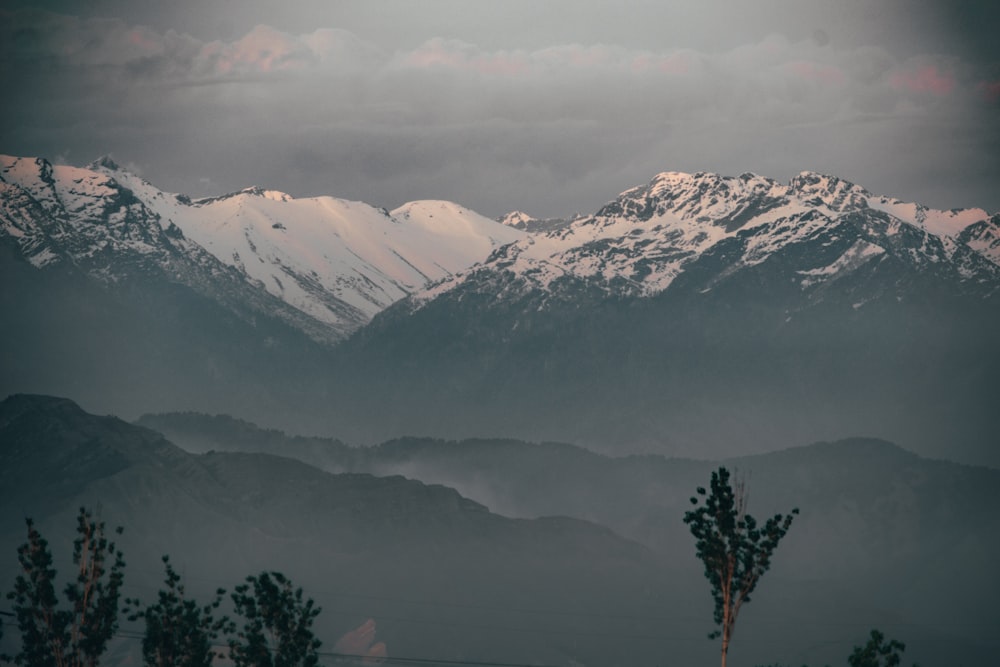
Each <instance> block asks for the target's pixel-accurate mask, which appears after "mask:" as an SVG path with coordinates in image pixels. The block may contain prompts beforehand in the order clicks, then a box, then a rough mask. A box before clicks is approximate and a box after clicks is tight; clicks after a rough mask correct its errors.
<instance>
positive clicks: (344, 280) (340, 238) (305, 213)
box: [93, 159, 524, 333]
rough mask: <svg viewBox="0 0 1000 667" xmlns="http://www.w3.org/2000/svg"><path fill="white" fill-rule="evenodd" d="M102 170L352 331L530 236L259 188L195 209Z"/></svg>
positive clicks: (486, 223)
mask: <svg viewBox="0 0 1000 667" xmlns="http://www.w3.org/2000/svg"><path fill="white" fill-rule="evenodd" d="M93 166H94V168H96V169H98V170H99V171H101V172H102V173H105V174H108V175H110V176H113V177H114V178H115V179H116V180H117V181H118V182H120V183H122V184H123V185H124V186H125V187H127V188H129V189H130V190H131V191H132V192H134V193H135V195H136V196H137V197H138V198H139V199H140V200H142V201H143V202H144V203H145V204H146V205H147V206H149V208H150V209H152V210H153V211H155V212H156V213H157V214H158V215H159V217H160V219H161V221H162V224H163V225H164V226H170V225H171V224H173V225H176V226H177V227H178V228H179V229H180V230H181V231H183V232H184V235H185V236H186V237H187V238H189V239H191V240H193V241H195V242H196V243H198V244H199V245H200V246H202V247H203V248H205V249H206V250H208V251H209V252H211V253H212V254H213V255H215V256H216V257H217V258H218V259H219V260H221V261H222V262H224V263H226V264H228V265H230V266H233V267H235V268H237V269H238V270H240V271H242V272H245V273H246V275H247V276H249V277H250V278H251V279H253V280H255V281H258V282H259V284H261V285H262V286H263V287H264V288H265V289H266V290H267V291H268V292H270V293H271V294H273V295H274V296H277V297H279V298H281V299H282V300H283V301H285V302H286V303H288V304H290V305H292V306H294V307H295V308H297V309H299V310H301V311H303V312H305V313H307V314H308V315H310V316H311V317H314V318H316V319H317V320H320V321H321V322H326V323H328V324H330V325H331V326H333V327H335V328H337V329H339V330H341V331H343V332H345V333H348V332H350V331H352V330H354V329H356V328H358V327H360V326H362V325H364V324H365V323H366V322H367V321H368V320H370V319H371V317H372V316H374V315H375V314H376V313H378V312H379V311H381V310H382V309H384V308H385V307H386V306H388V305H390V304H392V303H393V302H395V301H398V300H399V299H401V298H403V297H405V296H406V295H408V294H410V293H411V292H414V291H416V290H418V289H421V288H423V287H425V286H426V285H428V284H429V283H431V282H434V281H437V280H440V279H441V278H444V277H447V276H449V275H451V274H452V273H455V272H457V271H460V270H463V269H466V268H468V267H469V266H470V265H472V264H474V263H475V262H477V261H481V260H483V259H485V258H486V257H488V256H489V254H490V252H491V250H492V249H493V248H494V247H496V246H498V245H503V244H506V243H510V242H513V241H516V240H518V239H520V238H522V237H523V236H524V234H523V233H521V232H518V231H517V230H514V229H511V228H509V227H506V226H504V225H501V224H499V223H496V222H494V221H492V220H489V219H488V218H485V217H483V216H481V215H478V214H477V213H474V212H472V211H469V210H468V209H465V208H462V207H461V206H458V205H457V204H453V203H450V202H413V203H410V204H406V205H404V206H402V207H400V208H399V209H397V210H395V211H393V212H392V213H389V212H387V211H385V210H384V209H379V208H375V207H373V206H369V205H368V204H365V203H363V202H356V201H347V200H344V199H337V198H334V197H310V198H303V199H295V198H293V197H291V196H290V195H287V194H285V193H283V192H277V191H274V190H264V189H262V188H259V187H254V188H248V189H246V190H242V191H240V192H235V193H232V194H229V195H224V196H221V197H211V198H207V199H197V200H193V201H192V200H190V199H188V198H187V197H184V196H178V195H172V194H168V193H164V192H161V191H160V190H158V189H157V188H155V187H154V186H153V185H151V184H149V183H148V182H146V181H144V180H143V179H141V178H140V177H138V176H136V175H134V174H132V173H129V172H127V171H124V170H122V169H120V168H119V167H118V166H117V165H115V164H114V163H113V162H111V161H109V160H107V159H104V160H100V161H98V162H96V163H94V165H93Z"/></svg>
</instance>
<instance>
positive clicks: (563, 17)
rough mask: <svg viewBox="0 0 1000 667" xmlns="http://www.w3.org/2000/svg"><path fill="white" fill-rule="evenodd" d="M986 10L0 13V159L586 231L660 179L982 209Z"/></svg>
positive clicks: (865, 0)
mask: <svg viewBox="0 0 1000 667" xmlns="http://www.w3.org/2000/svg"><path fill="white" fill-rule="evenodd" d="M998 25H1000V3H998V2H995V0H986V1H985V2H972V1H963V0H951V1H950V2H944V1H943V0H836V1H832V0H761V1H751V0H725V1H722V0H675V1H669V2H668V1H666V0H658V1H651V0H618V1H616V2H594V1H592V0H548V1H546V0H503V1H502V2H500V1H495V0H490V1H489V2H485V1H478V0H388V1H376V0H284V1H283V2H280V3H279V2H273V1H271V0H159V1H157V0H72V1H46V0H0V79H2V80H0V83H2V86H3V88H2V90H3V91H4V96H3V101H2V103H0V133H2V134H0V152H3V153H11V154H15V155H41V156H44V157H47V158H49V159H51V160H53V161H57V162H66V163H70V164H80V165H82V164H86V163H87V162H90V161H91V160H93V159H95V158H97V157H99V156H101V155H103V154H108V153H109V154H111V155H113V156H114V158H115V159H116V160H118V161H119V162H120V163H122V164H123V165H128V166H129V167H131V168H132V169H134V170H136V171H138V172H139V173H141V174H142V175H143V176H144V177H146V178H147V179H148V180H150V181H151V182H153V183H154V184H155V185H157V186H159V187H161V188H163V189H166V190H170V191H175V192H185V193H187V194H190V195H193V196H202V195H209V194H221V193H223V192H228V191H232V190H237V189H241V188H244V187H248V186H250V185H262V186H265V187H269V188H274V189H279V190H283V191H286V192H289V193H291V194H292V195H294V196H308V195H318V194H331V195H335V196H338V197H345V198H348V199H361V200H364V201H367V202H369V203H371V204H374V205H377V206H386V207H389V208H392V207H395V206H398V205H399V204H401V203H403V202H405V201H408V200H412V199H451V200H454V201H457V202H460V203H462V204H464V205H466V206H469V207H471V208H473V209H476V210H478V211H480V212H481V213H483V214H486V215H489V216H491V217H492V216H497V215H500V214H502V213H505V212H507V211H510V210H513V209H520V210H524V211H526V212H528V213H530V214H532V215H536V216H540V217H547V216H568V215H572V214H573V213H576V212H581V213H587V212H593V211H594V210H595V209H597V208H598V207H599V206H600V205H601V204H603V203H604V202H606V201H608V200H610V199H612V198H613V197H614V196H615V195H616V194H617V193H618V192H620V191H622V190H624V189H626V188H628V187H631V186H633V185H638V184H641V183H645V182H647V181H648V180H649V179H650V178H652V176H653V175H655V174H656V173H658V172H661V171H667V170H679V171H699V170H704V171H715V172H720V173H723V174H730V175H736V174H739V173H742V172H744V171H753V172H756V173H759V174H762V175H765V176H771V177H774V178H778V179H780V180H783V181H785V180H787V179H788V178H790V177H791V176H793V175H794V174H796V173H798V172H799V171H802V170H814V171H821V172H826V173H832V174H836V175H838V176H841V177H843V178H846V179H848V180H851V181H854V182H856V183H859V184H861V185H864V186H865V187H867V188H869V189H870V190H873V191H875V192H878V193H880V194H887V195H891V196H896V197H899V198H902V199H905V200H908V201H918V202H922V203H925V204H929V205H932V206H935V207H940V208H952V207H967V206H980V207H984V208H987V209H988V210H990V211H1000V55H998V46H997V43H998V42H1000V40H998V39H997V37H996V34H995V33H996V27H997V26H998Z"/></svg>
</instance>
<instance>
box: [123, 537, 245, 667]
mask: <svg viewBox="0 0 1000 667" xmlns="http://www.w3.org/2000/svg"><path fill="white" fill-rule="evenodd" d="M163 565H164V567H165V568H166V576H165V578H164V582H163V583H164V584H165V585H166V588H165V589H161V590H160V592H159V594H158V597H157V601H156V604H154V605H150V606H148V607H145V608H143V607H142V603H141V602H139V600H135V599H132V600H126V603H127V604H129V605H131V606H132V607H133V610H132V612H131V615H130V616H129V617H128V619H129V620H130V621H136V620H139V619H140V618H141V619H142V620H144V621H145V623H146V632H145V635H144V636H143V639H142V657H143V660H144V662H145V664H146V665H147V666H148V667H210V666H211V664H212V659H213V658H215V657H220V658H221V657H224V654H222V653H216V652H215V651H214V650H213V647H214V642H215V640H216V639H218V637H219V635H220V633H225V632H230V631H232V629H233V628H232V624H231V623H230V622H229V619H227V618H226V617H225V616H222V617H221V618H218V619H217V618H215V612H216V611H217V610H218V608H219V605H220V604H222V596H223V595H225V593H226V591H225V590H223V589H221V588H220V589H218V590H216V592H215V598H214V599H213V600H212V602H211V603H209V604H207V605H205V606H199V605H198V603H197V602H195V601H194V600H191V599H189V598H187V596H186V595H185V592H184V585H183V584H181V578H180V575H178V574H177V573H176V572H175V571H174V568H173V567H172V566H171V565H170V558H169V557H168V556H164V557H163Z"/></svg>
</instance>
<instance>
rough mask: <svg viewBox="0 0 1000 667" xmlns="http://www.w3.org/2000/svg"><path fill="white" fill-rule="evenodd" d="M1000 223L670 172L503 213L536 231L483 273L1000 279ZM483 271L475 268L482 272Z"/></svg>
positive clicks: (870, 198) (829, 189)
mask: <svg viewBox="0 0 1000 667" xmlns="http://www.w3.org/2000/svg"><path fill="white" fill-rule="evenodd" d="M996 220H997V218H993V219H990V218H989V217H988V216H987V214H986V213H985V211H982V210H980V209H964V210H957V211H935V210H931V209H928V208H926V207H923V206H919V205H916V204H905V203H903V202H900V201H898V200H894V199H890V198H888V197H878V196H875V195H873V194H872V193H870V192H869V191H868V190H866V189H864V188H862V187H861V186H858V185H856V184H854V183H851V182H850V181H846V180H844V179H841V178H837V177H835V176H828V175H824V174H819V173H816V172H809V171H805V172H802V173H800V174H798V175H797V176H795V177H794V178H793V179H791V181H790V182H789V183H788V184H782V183H780V182H778V181H776V180H773V179H770V178H766V177H763V176H759V175H757V174H753V173H744V174H741V175H739V176H735V177H734V176H722V175H719V174H714V173H708V172H697V173H694V174H689V173H684V172H678V171H667V172H663V173H660V174H658V175H656V176H655V177H654V178H653V179H652V180H651V181H650V182H649V183H647V184H645V185H641V186H637V187H635V188H631V189H629V190H626V191H625V192H623V193H622V194H621V195H619V196H618V197H617V198H616V199H615V200H613V201H611V202H609V203H608V204H606V205H605V206H604V207H602V208H601V209H600V210H599V211H597V213H595V214H594V215H591V216H584V217H579V218H575V219H573V220H571V221H568V222H565V223H564V224H562V225H559V226H557V227H552V228H549V229H542V228H539V226H538V225H537V221H535V220H533V219H532V218H531V217H530V216H527V215H526V214H523V213H520V212H514V213H511V214H508V215H507V216H504V217H503V218H501V222H503V223H505V224H507V225H508V226H517V227H522V228H526V229H533V230H534V231H533V233H532V234H531V235H530V236H529V237H528V238H526V239H524V240H521V241H518V242H516V243H514V244H512V245H511V246H509V247H506V248H504V249H503V252H497V253H494V255H492V256H491V257H490V259H489V260H488V261H487V262H486V263H485V264H484V269H492V270H494V271H497V272H499V271H503V272H506V274H507V275H512V276H514V277H515V282H514V283H513V284H517V285H519V286H520V288H519V289H520V292H521V293H523V292H524V290H540V291H542V292H548V293H557V292H560V291H561V290H563V289H564V287H565V285H567V284H568V283H567V280H569V281H570V282H574V281H575V282H577V283H581V284H587V285H589V286H590V287H591V288H593V287H597V288H598V289H601V290H604V291H605V292H607V293H608V294H618V295H622V294H624V295H632V296H651V295H654V294H657V293H659V292H662V291H664V290H666V289H667V288H668V287H669V286H670V285H671V284H672V283H673V281H674V280H675V279H676V278H677V277H678V276H679V275H681V274H682V273H683V272H684V271H685V270H686V268H687V267H688V266H690V265H691V264H692V263H693V262H696V261H698V260H700V259H701V258H703V257H706V256H708V255H712V256H713V257H715V259H714V260H713V261H714V262H719V261H724V263H725V268H724V269H722V270H721V272H720V273H719V276H718V280H728V279H731V278H732V277H734V276H738V275H740V274H741V272H742V271H744V270H745V269H748V268H750V267H755V266H758V265H760V264H763V263H764V262H768V261H769V260H771V259H772V258H779V257H783V258H786V259H781V260H777V261H779V262H783V263H785V264H788V265H789V266H791V265H794V267H795V269H796V270H795V271H794V272H793V273H792V274H791V275H790V276H789V278H790V279H791V280H794V281H795V282H796V283H797V284H799V286H800V287H801V288H802V289H803V290H806V289H818V288H821V287H823V286H824V285H827V284H831V283H832V282H834V281H836V280H839V279H840V278H841V277H843V276H846V275H850V274H853V273H855V272H857V271H860V270H862V269H865V270H869V269H870V268H871V267H873V266H875V265H876V264H877V263H878V262H881V261H884V260H885V259H886V258H890V257H891V258H892V262H898V263H900V264H904V265H908V266H911V267H912V268H913V270H914V271H927V270H930V269H931V267H934V270H936V271H945V272H946V273H947V271H950V272H951V274H950V275H952V276H953V277H954V278H955V279H956V280H970V279H976V280H978V279H984V280H986V281H987V282H992V281H995V280H996V279H997V278H998V277H1000V274H998V271H997V269H998V265H1000V229H998V228H997V222H996ZM966 230H968V231H966ZM792 257H794V258H795V259H794V260H792V259H789V258H792ZM723 258H725V259H724V260H723ZM946 267H950V268H946ZM484 269H479V268H477V269H475V270H474V271H473V272H472V273H470V274H469V276H471V277H472V278H473V279H474V280H484V279H485V278H484V276H485V275H486V274H485V273H484V272H483V271H484ZM466 279H467V277H466V276H458V277H456V278H454V279H451V280H449V281H448V282H446V283H443V284H441V285H437V286H435V287H434V288H433V289H432V290H429V291H428V292H427V293H425V294H423V295H421V297H420V299H418V302H419V303H422V302H425V301H426V300H429V299H431V298H435V297H437V296H439V295H442V294H444V293H446V292H447V291H448V290H450V289H455V288H459V287H460V286H461V285H462V284H463V282H464V281H465V280H466ZM505 284H506V283H505ZM515 291H517V290H515Z"/></svg>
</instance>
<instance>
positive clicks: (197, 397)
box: [0, 157, 1000, 465]
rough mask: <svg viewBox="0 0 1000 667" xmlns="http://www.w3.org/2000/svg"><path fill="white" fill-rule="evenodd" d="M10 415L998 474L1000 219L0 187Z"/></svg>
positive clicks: (676, 191)
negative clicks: (833, 454)
mask: <svg viewBox="0 0 1000 667" xmlns="http://www.w3.org/2000/svg"><path fill="white" fill-rule="evenodd" d="M0 238H2V239H3V259H2V261H0V271H2V272H3V276H2V277H3V279H4V284H5V285H6V286H7V287H6V288H5V290H4V293H3V295H2V299H3V302H2V303H0V308H2V310H3V312H4V313H5V316H6V317H7V318H8V321H9V322H11V323H12V326H10V327H5V329H4V331H3V333H2V334H0V335H2V339H0V350H2V354H3V359H2V364H3V371H4V372H3V378H4V379H3V381H2V382H0V385H2V386H0V393H9V392H16V391H37V392H47V393H54V394H61V395H69V396H76V397H79V399H80V400H81V401H82V402H83V404H84V405H85V406H87V407H91V408H93V409H96V410H100V411H110V412H116V413H121V414H126V415H132V416H136V415H138V414H140V413H142V412H148V411H154V410H163V409H171V410H199V411H208V412H227V413H230V414H237V415H244V416H251V415H252V416H253V417H254V419H255V420H258V421H261V422H263V423H267V424H271V425H275V426H280V427H284V428H288V429H291V430H295V431H298V432H309V431H312V432H322V433H329V434H336V435H340V436H341V437H344V438H346V439H348V440H351V441H354V442H370V443H373V442H379V441H381V440H384V439H387V438H391V437H395V436H401V435H412V434H426V435H431V436H440V437H451V438H456V437H460V438H465V437H475V436H508V437H518V438H527V439H554V440H564V441H572V442H576V443H579V444H585V445H587V446H589V447H592V448H595V449H598V450H600V451H605V452H613V451H614V452H621V451H629V452H642V451H646V452H661V453H668V454H683V455H695V454H700V455H705V456H733V455H738V454H741V453H750V452H761V451H767V450H771V449H774V448H776V447H785V446H791V445H794V444H800V443H802V442H809V441H814V440H819V439H835V438H841V437H848V436H852V435H869V436H877V437H883V438H887V439H889V440H892V441H895V442H901V443H904V444H905V445H906V446H907V447H910V448H912V449H913V450H915V451H918V452H920V453H922V454H928V455H936V456H945V457H950V458H955V459H959V460H967V461H975V462H984V463H990V464H992V465H998V464H1000V452H998V451H997V450H996V447H995V444H996V443H995V437H994V436H993V434H994V433H996V432H998V429H1000V416H998V415H997V411H996V410H995V409H993V406H995V404H996V400H997V398H998V397H1000V391H998V386H997V378H998V377H1000V355H998V354H997V353H996V351H995V342H994V341H995V340H996V339H997V335H998V334H1000V308H998V306H997V304H998V299H1000V265H998V262H1000V215H996V214H994V215H991V214H989V213H987V212H986V211H983V210H981V209H962V210H953V211H937V210H932V209H928V208H926V207H923V206H920V205H918V204H911V203H906V202H901V201H898V200H895V199H892V198H890V197H886V196H882V195H876V194H873V193H870V192H868V191H867V190H865V189H864V188H862V187H860V186H858V185H855V184H852V183H850V182H848V181H845V180H842V179H839V178H836V177H832V176H824V175H821V174H816V173H812V172H803V173H801V174H799V175H798V176H796V177H795V178H793V179H792V180H791V181H790V182H789V183H787V184H782V183H778V182H776V181H774V180H771V179H767V178H764V177H761V176H757V175H754V174H743V175H740V176H738V177H725V176H720V175H716V174H710V173H697V174H683V173H678V172H664V173H662V174H659V175H657V176H656V177H655V178H653V179H652V180H651V181H650V182H649V183H648V184H646V185H643V186H639V187H636V188H632V189H630V190H628V191H626V192H624V193H622V194H621V195H619V196H618V197H617V198H615V199H613V200H612V201H610V202H609V203H608V204H607V205H605V206H604V207H602V208H601V209H600V210H599V211H597V212H596V213H594V214H591V215H584V216H576V217H574V218H571V219H565V220H561V219H547V220H538V219H534V218H532V217H531V216H530V215H527V214H524V213H520V212H515V213H512V214H509V215H507V216H503V217H502V218H501V219H500V220H499V221H491V220H488V219H486V218H484V217H483V216H480V215H478V214H475V213H474V212H472V211H469V210H467V209H465V208H463V207H461V206H460V205H458V204H454V203H450V202H438V201H434V202H431V201H423V202H413V203H410V204H406V205H404V206H402V207H399V208H397V209H395V210H394V211H391V212H389V211H386V210H384V209H378V208H376V207H372V206H369V205H367V204H363V203H360V202H347V201H344V200H340V199H335V198H332V197H315V198H306V199H295V198H292V197H290V196H289V195H287V194H284V193H280V192H275V191H271V190H267V189H265V188H260V187H256V188H249V189H247V190H243V191H240V192H237V193H233V194H230V195H225V196H221V197H211V198H205V199H195V200H192V199H190V198H188V197H186V196H184V195H179V194H172V193H165V192H162V191H160V190H158V189H157V188H155V187H154V186H153V185H151V184H149V183H147V182H146V181H144V180H143V179H141V178H140V177H139V176H137V175H135V174H132V173H130V172H128V171H127V170H124V169H122V168H120V167H119V166H118V165H116V164H115V163H114V162H113V161H112V160H110V159H101V160H98V161H97V162H95V163H92V164H91V165H89V166H88V167H87V168H75V167H67V166H60V165H52V164H50V163H48V162H47V161H45V160H41V159H25V158H13V157H5V158H3V159H2V160H0Z"/></svg>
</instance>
